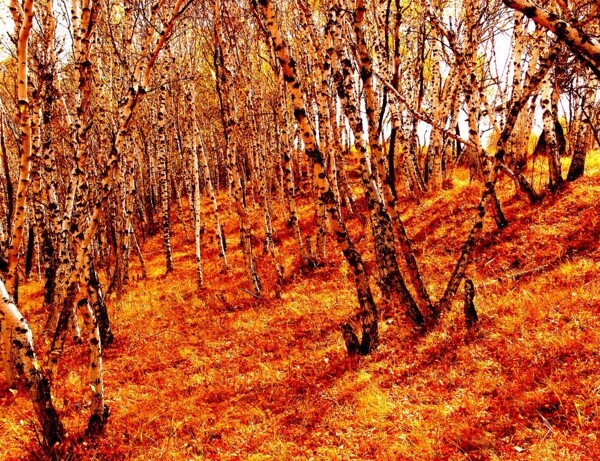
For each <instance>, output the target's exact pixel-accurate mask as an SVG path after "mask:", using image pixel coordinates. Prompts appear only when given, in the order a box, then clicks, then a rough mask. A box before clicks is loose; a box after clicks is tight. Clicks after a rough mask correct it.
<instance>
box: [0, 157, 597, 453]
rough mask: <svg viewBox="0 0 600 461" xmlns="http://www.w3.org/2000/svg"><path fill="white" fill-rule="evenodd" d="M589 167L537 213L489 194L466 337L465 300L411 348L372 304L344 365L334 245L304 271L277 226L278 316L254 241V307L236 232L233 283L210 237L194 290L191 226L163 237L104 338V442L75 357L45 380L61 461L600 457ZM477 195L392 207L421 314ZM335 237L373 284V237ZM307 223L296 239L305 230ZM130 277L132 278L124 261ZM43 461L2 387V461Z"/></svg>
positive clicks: (33, 288) (593, 168)
mask: <svg viewBox="0 0 600 461" xmlns="http://www.w3.org/2000/svg"><path fill="white" fill-rule="evenodd" d="M588 163H589V165H588V170H587V175H586V176H585V177H584V178H582V179H580V180H578V181H576V182H575V183H573V184H567V185H566V187H565V189H564V190H563V191H561V192H560V193H559V194H557V195H555V196H551V195H546V196H545V198H544V200H543V202H542V203H541V204H539V205H535V206H531V205H529V204H528V203H527V202H526V201H525V200H524V199H523V198H522V197H519V196H515V191H514V188H513V186H512V184H511V183H510V181H509V180H508V179H506V178H504V179H503V180H502V187H501V188H500V197H501V201H502V204H503V207H504V211H505V213H506V215H507V218H508V220H509V221H510V225H509V226H508V227H507V228H506V229H504V230H502V231H498V230H497V229H496V228H495V227H494V226H493V225H492V223H491V222H490V221H491V220H489V219H486V226H485V228H484V238H483V241H482V242H481V243H480V244H479V245H478V247H477V249H476V252H475V264H473V265H471V267H470V268H469V270H468V275H469V277H470V278H472V279H473V281H474V283H475V287H476V293H477V294H476V298H475V304H476V307H477V309H478V313H479V317H480V322H479V325H478V327H477V328H476V329H475V330H473V331H467V329H466V328H465V325H464V319H463V317H462V303H461V299H460V298H462V295H461V296H457V299H456V302H455V304H454V308H453V309H452V311H451V312H449V313H448V314H446V315H445V317H444V318H443V320H442V322H441V324H440V325H439V326H438V327H437V328H436V329H435V330H434V331H433V332H431V333H429V334H427V335H426V336H422V337H421V336H417V335H415V334H414V333H413V332H412V331H411V328H410V325H409V324H408V323H407V321H406V320H405V318H404V315H403V313H402V312H397V310H396V309H394V308H392V307H390V306H387V305H385V304H384V302H383V300H381V298H380V296H379V292H378V290H377V288H375V291H376V295H377V300H378V302H379V306H380V308H381V309H382V310H383V311H384V314H385V317H384V320H382V322H381V345H380V346H379V348H378V349H377V350H376V351H375V352H374V353H373V354H372V355H370V356H368V357H364V358H360V359H357V360H349V359H347V357H346V352H345V348H344V343H343V340H342V336H341V333H340V330H339V325H340V324H341V323H343V322H345V321H347V319H349V318H351V317H352V316H353V315H354V314H356V312H357V309H358V308H357V300H356V295H355V290H354V288H353V282H352V274H351V273H349V271H348V267H347V265H346V263H345V262H343V258H342V256H341V254H340V252H339V251H338V250H337V248H336V247H335V242H333V241H330V242H329V243H328V245H329V249H328V255H327V261H328V262H327V264H325V265H324V266H323V267H320V268H317V269H315V270H312V271H307V270H301V268H300V260H299V257H298V256H297V252H296V251H295V243H294V240H293V237H292V235H291V232H290V230H289V229H287V228H286V227H285V225H284V224H283V216H280V217H279V219H277V221H276V229H277V230H278V239H277V242H278V244H279V251H280V254H281V255H282V260H283V262H284V265H285V270H286V274H285V275H286V279H285V284H284V287H283V295H282V298H281V299H275V297H274V284H275V275H274V270H273V266H272V262H271V260H270V259H269V257H268V256H263V254H262V245H261V241H260V234H261V231H260V230H258V229H256V235H257V239H256V241H255V243H256V245H255V252H256V255H257V266H258V268H259V272H260V275H261V278H262V282H263V286H264V297H262V298H260V299H255V298H254V297H252V296H250V295H249V294H248V293H247V292H246V291H244V290H245V289H248V288H249V286H248V284H247V282H246V277H245V273H244V270H243V265H242V258H241V252H240V250H239V243H238V237H237V236H236V235H237V224H236V218H235V215H231V216H230V217H229V218H227V219H226V223H225V229H226V235H227V237H228V240H227V241H228V248H229V260H230V264H231V266H232V269H231V270H230V271H229V272H223V271H222V262H221V261H220V260H219V258H218V256H217V252H216V249H215V247H214V245H213V240H212V239H213V237H212V236H213V232H212V230H211V229H212V228H211V225H212V224H211V222H210V219H208V222H207V223H206V232H205V234H204V240H203V242H205V243H203V245H204V247H203V258H204V274H205V280H206V288H205V289H203V290H201V291H198V290H197V289H196V282H195V275H196V273H195V260H194V251H193V243H192V242H191V241H190V239H189V235H190V233H189V223H188V224H187V228H188V233H187V234H188V235H187V236H186V233H185V232H184V229H183V227H184V226H183V223H182V222H181V221H178V220H175V221H176V225H175V235H174V237H173V247H174V250H175V252H174V266H175V269H174V271H173V272H172V273H170V274H168V275H165V263H164V255H163V250H162V242H161V237H160V235H157V236H155V237H152V238H151V239H149V240H148V241H147V242H146V243H145V244H144V245H143V252H144V255H145V257H146V264H147V268H148V278H147V279H146V280H137V281H132V282H130V283H129V285H128V286H127V287H126V291H125V293H124V295H123V298H122V300H121V302H119V303H115V301H114V298H113V299H111V302H110V305H109V312H110V314H111V320H112V326H113V331H114V333H115V337H116V340H115V343H114V344H113V345H112V346H111V347H110V348H107V349H106V350H105V352H104V366H105V380H106V381H105V386H106V400H107V401H106V403H107V404H108V405H109V407H110V410H111V415H110V419H109V421H108V426H107V428H106V434H105V435H104V436H103V437H101V438H98V439H95V440H91V439H86V438H84V437H83V433H84V430H85V426H86V423H87V418H88V410H89V395H88V392H89V391H88V385H87V372H86V352H85V350H84V348H83V347H82V346H79V345H76V344H74V343H72V342H71V343H69V344H68V346H67V349H66V351H65V354H64V356H63V358H62V361H61V364H60V368H59V371H58V379H57V380H56V382H55V383H53V386H54V390H53V394H54V397H55V400H56V404H57V408H58V411H59V413H60V415H61V416H62V418H63V421H64V424H65V426H66V428H67V431H68V432H69V440H68V441H67V442H65V444H64V445H65V447H66V448H65V449H64V452H65V454H64V459H70V460H78V459H95V460H171V459H173V460H203V459H208V460H238V459H239V460H496V459H506V460H513V459H515V460H521V459H523V460H529V459H531V460H554V459H561V460H595V459H600V441H599V440H598V438H599V437H600V413H599V409H598V405H599V404H600V283H599V282H598V280H599V278H600V265H599V263H600V248H599V245H598V243H599V241H600V154H596V155H594V156H593V157H592V158H590V159H589V162H588ZM480 192H481V189H480V186H478V185H473V184H469V183H468V181H466V180H462V181H461V180H456V181H455V183H454V188H453V189H452V190H450V191H444V192H443V193H441V194H439V195H436V196H431V197H427V198H425V199H423V200H422V201H421V203H419V204H417V203H415V202H414V201H411V200H407V201H404V202H402V203H401V208H402V210H403V217H404V220H405V223H406V227H407V230H408V234H409V235H410V236H411V237H412V239H413V242H414V245H415V247H416V254H417V258H418V261H419V263H420V265H421V267H422V271H423V275H424V278H425V280H426V284H427V287H428V288H429V290H430V292H431V293H432V297H433V299H438V298H439V297H440V295H441V293H442V292H443V289H444V288H445V283H446V282H447V280H448V278H449V275H450V273H451V271H452V268H453V264H454V262H455V260H456V258H457V256H458V254H459V251H460V246H461V244H462V242H463V241H464V239H465V237H466V235H467V233H468V230H469V229H470V226H471V223H472V219H473V218H474V215H475V207H476V205H477V202H478V200H479V197H480ZM300 203H301V210H300V216H301V217H303V218H304V219H306V217H308V216H312V211H311V208H310V206H309V205H308V198H306V197H305V198H304V200H301V202H300ZM358 206H359V209H360V210H361V211H362V212H365V213H366V210H365V206H364V203H362V202H361V201H359V205H358ZM205 209H208V208H205ZM177 211H178V210H177V209H176V210H174V215H175V212H177ZM186 216H187V215H186ZM311 219H312V218H311ZM255 222H260V220H259V219H257V220H255ZM348 223H349V228H350V231H351V233H352V236H353V237H354V239H355V240H356V241H357V242H358V244H359V247H360V248H361V250H362V251H363V252H364V254H365V259H366V260H367V267H368V270H369V272H370V273H371V274H373V273H374V263H373V255H372V253H371V252H370V251H368V250H367V248H370V247H371V244H370V232H369V231H368V230H366V229H365V228H364V226H363V224H362V223H361V222H360V220H358V219H357V218H352V217H349V218H348ZM303 224H304V228H303V230H304V232H305V235H308V232H309V231H310V230H311V226H312V225H313V224H312V223H308V222H306V223H303ZM132 274H133V275H134V277H137V274H139V265H138V262H137V260H135V258H133V256H132ZM374 285H375V284H373V286H374ZM20 296H21V300H22V302H21V309H22V311H23V313H24V315H25V316H26V317H27V318H28V319H29V321H30V323H31V324H32V328H33V330H34V334H35V335H36V336H35V337H36V345H37V347H38V349H39V351H40V352H39V354H40V356H41V357H42V358H44V357H45V355H44V353H45V348H46V346H45V344H44V341H42V340H41V338H40V326H41V325H43V322H44V313H43V312H41V310H40V308H39V306H41V299H42V285H41V283H40V282H36V281H33V282H30V283H29V284H27V285H25V286H23V287H22V290H21V295H20ZM39 456H40V455H39V446H38V444H37V441H36V437H35V425H34V424H33V416H32V409H31V404H30V403H29V402H28V401H27V399H26V397H25V391H24V389H22V388H19V389H16V390H7V389H6V386H3V381H2V380H0V459H5V460H17V459H42V458H39Z"/></svg>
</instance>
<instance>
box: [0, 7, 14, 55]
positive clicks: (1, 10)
mask: <svg viewBox="0 0 600 461" xmlns="http://www.w3.org/2000/svg"><path fill="white" fill-rule="evenodd" d="M9 2H10V0H0V36H1V37H2V38H1V39H0V43H5V42H6V40H5V39H6V38H7V37H6V33H7V32H8V31H9V30H12V28H13V21H12V17H11V16H10V10H9V9H8V5H9ZM5 54H6V50H5V49H4V46H2V45H0V59H1V58H2V57H3V56H5Z"/></svg>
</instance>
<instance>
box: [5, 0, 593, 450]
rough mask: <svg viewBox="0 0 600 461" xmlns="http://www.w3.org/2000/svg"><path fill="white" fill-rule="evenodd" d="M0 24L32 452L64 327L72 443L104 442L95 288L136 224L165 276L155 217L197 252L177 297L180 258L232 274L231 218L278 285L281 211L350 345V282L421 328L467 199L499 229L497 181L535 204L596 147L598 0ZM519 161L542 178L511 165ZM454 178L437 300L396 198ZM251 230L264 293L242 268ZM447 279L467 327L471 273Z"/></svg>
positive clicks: (112, 2)
mask: <svg viewBox="0 0 600 461" xmlns="http://www.w3.org/2000/svg"><path fill="white" fill-rule="evenodd" d="M10 12H11V14H12V18H13V22H14V28H13V30H11V31H10V33H9V37H8V38H7V39H6V40H4V42H5V43H4V48H5V50H6V52H7V54H6V57H5V58H4V60H3V61H2V62H1V63H0V71H1V72H0V76H1V77H0V78H1V81H0V103H1V105H0V142H1V152H0V154H1V156H2V174H1V178H0V196H1V201H0V208H1V212H0V215H1V216H0V218H1V219H0V249H1V252H2V256H3V259H4V260H5V265H6V267H5V268H4V269H5V271H4V277H3V278H4V284H1V283H0V288H1V289H2V302H1V304H2V308H1V309H0V325H1V332H2V342H1V350H2V361H3V363H4V366H5V375H4V376H5V379H6V380H7V381H9V382H11V381H12V380H15V379H17V378H18V376H19V375H23V376H24V379H25V381H26V383H27V387H28V389H29V391H30V394H31V398H32V401H33V402H34V405H35V407H36V411H37V414H38V417H39V421H40V424H41V425H42V429H43V436H44V438H45V441H46V443H47V445H48V447H50V448H51V447H52V446H54V445H55V444H56V443H58V442H60V441H61V439H62V438H63V437H64V428H63V426H62V424H61V422H60V420H59V417H58V415H57V413H56V411H55V410H54V407H53V404H52V399H51V392H50V386H51V383H52V380H53V379H55V378H56V377H55V372H56V365H57V363H58V360H59V359H60V355H61V352H62V349H63V346H64V343H65V340H66V337H67V334H68V333H70V334H72V335H73V336H75V337H76V338H80V340H81V341H83V342H84V343H85V344H87V345H88V347H89V358H90V385H91V389H92V393H93V396H92V401H93V404H92V407H91V413H92V414H91V416H90V419H89V426H88V433H89V434H90V435H99V434H101V433H102V431H103V427H104V424H105V423H106V421H107V418H108V414H109V412H108V409H107V407H106V406H105V405H104V403H103V377H102V349H103V348H105V347H109V346H110V344H111V342H112V339H113V334H112V332H111V329H110V322H109V318H108V314H107V310H106V303H105V299H106V295H107V294H114V295H115V296H116V297H117V299H119V297H120V296H121V293H122V291H123V287H124V285H125V284H126V283H127V281H128V280H129V279H130V278H131V275H130V272H129V263H130V260H131V259H132V258H139V260H140V264H141V266H142V270H143V272H144V271H145V269H144V259H143V255H142V252H141V249H140V244H141V242H142V241H144V240H145V239H147V238H148V236H151V235H154V234H156V233H158V232H161V233H162V236H163V240H164V252H165V259H166V264H165V267H166V271H167V272H168V271H171V270H172V269H173V264H174V262H173V249H172V243H171V225H172V224H171V220H172V217H173V216H177V217H178V219H179V220H180V221H181V222H183V223H184V225H186V226H189V228H188V229H189V233H190V235H191V236H193V239H194V241H195V249H196V255H195V256H196V267H197V285H198V288H199V289H201V288H202V287H203V284H204V274H203V269H202V256H201V248H202V247H205V246H214V247H215V248H217V251H218V254H219V256H220V258H221V259H222V263H223V269H224V270H228V269H229V267H230V262H229V260H228V257H227V251H228V249H227V244H226V237H225V235H224V229H223V227H222V225H221V222H222V216H223V213H230V212H233V213H235V215H236V216H237V220H238V223H239V239H240V247H241V249H242V252H243V255H244V267H245V270H246V273H247V281H248V290H249V292H251V293H252V294H253V295H254V296H255V297H260V296H268V294H267V293H268V292H269V290H270V289H271V288H272V289H273V291H274V292H275V296H279V295H280V293H281V290H282V283H283V280H284V277H285V274H286V272H289V271H290V270H292V269H293V268H291V267H285V266H284V263H283V261H284V258H282V255H281V251H282V250H281V249H280V248H279V247H278V245H277V239H276V238H275V235H276V232H277V229H276V228H275V226H274V216H275V215H276V213H279V212H283V213H285V214H286V218H287V222H288V225H289V226H290V228H291V229H292V231H293V236H294V240H295V243H296V247H295V251H296V252H297V258H298V261H299V264H300V265H301V266H303V267H305V268H306V269H307V270H310V269H311V268H314V267H315V266H317V265H320V264H322V263H324V262H326V260H327V250H326V249H327V247H328V246H332V245H335V246H336V248H337V250H336V251H340V252H342V253H343V255H344V257H345V259H346V261H347V263H348V265H349V267H350V269H351V272H352V273H353V275H354V279H355V284H356V292H357V300H358V306H359V314H358V318H359V319H360V321H359V323H360V325H361V331H360V332H358V331H355V329H354V327H353V326H352V324H354V322H349V323H347V324H345V325H343V326H342V331H343V336H344V339H345V342H346V346H347V350H348V353H349V354H350V355H354V354H368V353H369V352H370V351H372V350H373V349H375V348H376V347H377V345H378V342H379V340H380V339H379V332H378V320H379V312H378V308H377V305H376V303H375V300H374V296H373V292H372V286H371V281H372V279H374V280H376V282H377V284H378V286H379V287H380V289H381V292H382V295H383V297H384V299H385V300H386V302H388V303H392V304H395V305H397V306H399V307H400V308H401V309H403V310H404V311H405V312H406V315H407V316H408V318H409V319H410V321H411V322H412V323H414V326H415V328H416V329H417V330H418V331H419V332H422V333H425V332H427V331H428V330H430V329H431V328H434V327H435V325H436V324H437V322H438V321H439V319H440V317H441V316H442V315H443V313H444V312H445V311H447V310H448V309H450V308H451V305H452V303H453V301H454V300H455V298H456V294H457V291H458V289H459V287H460V286H461V284H462V283H463V279H464V278H465V271H466V269H467V267H468V265H469V263H470V262H471V259H472V255H473V251H474V248H475V246H476V244H477V242H478V240H479V238H480V236H481V233H482V229H483V221H484V218H485V217H486V215H487V212H488V210H489V211H490V214H491V216H492V217H493V219H494V221H495V223H496V225H497V226H498V228H502V227H505V226H507V225H508V224H509V223H508V222H507V220H506V218H505V217H504V214H503V212H502V204H501V203H500V200H499V199H498V197H497V195H496V191H495V187H496V185H497V183H498V181H512V182H514V184H515V187H516V189H517V190H518V191H521V192H522V195H523V197H526V198H527V199H528V200H529V201H531V202H538V201H540V200H541V199H542V197H543V195H544V193H545V192H546V188H547V191H549V192H551V193H560V190H561V186H562V184H563V182H564V181H565V180H569V181H572V180H575V179H577V178H578V177H580V176H581V175H582V174H583V171H584V165H585V158H586V155H587V153H588V152H589V151H590V150H592V149H593V148H594V147H595V146H597V145H598V143H599V142H600V139H599V127H600V101H599V92H598V78H600V43H599V41H598V36H599V35H600V19H599V18H600V14H599V13H600V11H599V7H598V3H597V2H590V1H585V0H575V1H572V2H565V1H562V0H544V1H543V2H542V3H541V4H534V3H532V2H530V1H529V0H504V3H502V2H500V1H499V0H494V1H490V2H483V1H477V0H464V1H463V2H443V1H442V2H440V1H437V0H414V1H401V0H393V1H392V0H387V1H380V2H373V1H370V0H356V1H355V2H354V1H349V0H333V1H331V2H316V1H314V2H311V1H308V0H293V1H289V2H283V1H281V2H280V1H278V0H249V1H248V2H242V1H235V2H234V1H230V0H156V1H153V2H138V1H129V0H127V1H123V0H72V1H71V2H66V1H64V0H59V1H53V0H12V1H11V2H10ZM536 120H538V122H537V123H538V124H539V128H542V129H543V131H542V134H541V136H539V142H537V146H536V139H537V136H536V134H535V133H537V132H536V131H535V130H534V129H533V128H534V124H535V123H536ZM533 154H535V155H533ZM540 154H543V155H544V157H545V158H546V159H547V166H545V167H544V168H543V171H544V172H547V181H545V184H543V185H542V186H540V184H537V185H535V184H532V181H531V179H529V177H528V175H527V173H529V172H531V171H532V169H533V168H535V160H536V158H537V157H539V155H540ZM563 158H571V161H570V163H569V165H570V167H569V170H568V172H567V173H566V174H565V173H564V172H563V171H562V168H563V167H562V165H563V163H562V162H561V159H563ZM460 168H468V169H469V172H470V177H471V180H472V181H480V182H481V183H482V184H483V185H484V187H483V188H482V191H483V192H482V195H481V199H480V203H479V206H478V208H477V215H476V216H475V217H474V221H473V226H472V229H471V231H470V233H469V234H468V235H466V236H465V241H464V244H463V246H462V250H461V254H460V257H459V258H458V260H457V261H456V264H455V266H454V267H453V268H448V276H447V288H446V290H445V291H444V293H443V295H442V296H441V297H440V299H437V300H436V299H433V297H432V293H430V292H429V291H428V288H427V283H426V281H425V280H423V277H422V274H421V271H420V270H419V261H418V260H417V257H416V256H415V253H414V251H413V249H412V245H411V239H410V236H409V235H408V233H407V231H406V229H405V226H404V223H403V221H402V217H401V212H400V209H399V206H398V199H399V198H401V197H408V198H412V199H415V200H418V199H419V198H420V197H422V196H423V195H425V194H436V193H443V192H441V191H442V190H444V189H446V188H451V187H452V180H453V177H454V174H455V173H456V171H457V170H458V169H460ZM538 168H539V167H538ZM356 169H358V171H359V180H360V185H361V187H362V188H361V193H362V194H364V198H365V201H366V203H367V208H368V211H367V212H366V215H365V216H364V217H361V219H364V223H365V228H368V229H369V230H370V232H371V233H372V239H373V253H374V255H375V261H376V269H375V270H376V273H374V274H369V273H368V272H367V269H366V266H365V263H364V261H363V255H362V254H361V253H360V251H359V250H358V248H357V245H356V242H354V241H353V240H352V238H351V235H350V233H349V232H348V229H347V226H346V221H347V219H348V217H349V216H353V215H355V214H357V213H358V214H360V210H359V207H358V206H357V199H358V197H357V196H356V194H357V189H356V188H355V187H354V185H353V184H351V178H350V177H349V173H351V172H352V171H356ZM544 174H546V173H544ZM299 194H303V195H304V196H309V197H311V200H312V202H313V203H314V214H315V216H314V217H313V216H304V215H302V214H300V212H299V208H298V204H297V197H298V195H299ZM204 218H206V219H204ZM209 222H210V225H211V226H212V229H208V224H207V223H209ZM313 223H314V224H313ZM257 229H260V232H259V233H260V235H264V241H263V245H264V254H265V255H268V260H269V261H270V264H271V267H272V271H274V273H275V274H276V277H275V279H276V280H277V282H276V285H275V286H274V287H267V286H265V285H264V284H263V282H262V281H261V280H260V277H259V274H258V272H257V270H256V258H255V255H256V252H257V249H256V248H255V246H256V244H257V239H256V238H255V235H253V233H256V232H257ZM205 231H206V232H205ZM328 238H331V239H332V241H334V242H335V244H333V243H328ZM329 251H332V250H329ZM109 262H110V263H109ZM97 270H102V271H105V272H106V274H107V279H108V285H107V286H106V287H105V288H106V290H105V292H103V290H102V287H101V286H100V283H99V278H98V274H97ZM32 272H37V273H39V274H40V275H41V276H43V278H44V283H45V285H44V286H45V290H44V309H45V310H46V311H47V319H48V320H47V323H46V325H45V328H44V331H45V332H46V334H47V335H48V337H49V338H50V340H51V343H52V346H51V350H50V354H49V359H48V363H47V365H45V366H44V367H42V366H40V364H39V363H38V359H37V358H36V355H35V350H34V345H33V338H32V335H31V330H30V329H29V326H28V325H27V322H26V321H25V319H24V318H23V317H22V315H21V313H20V312H19V310H18V309H17V305H19V306H26V305H27V302H28V300H27V299H20V298H19V297H18V286H19V281H20V280H23V279H27V278H28V277H29V276H30V275H31V273H32ZM142 275H144V274H142ZM4 285H5V287H4ZM464 286H465V315H466V316H467V323H468V325H469V326H472V325H473V324H474V323H475V322H477V313H476V312H475V310H474V305H473V297H474V296H475V293H474V288H473V283H472V282H470V280H465V281H464ZM17 302H18V304H17ZM25 310H26V309H25ZM80 321H81V326H80ZM81 329H83V330H85V331H84V332H83V333H82V332H81V331H80V330H81Z"/></svg>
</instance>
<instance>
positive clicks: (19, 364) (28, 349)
mask: <svg viewBox="0 0 600 461" xmlns="http://www.w3.org/2000/svg"><path fill="white" fill-rule="evenodd" d="M0 319H1V320H2V323H3V324H4V328H3V331H2V343H3V344H4V346H5V349H4V352H5V354H4V355H5V356H4V357H3V360H4V361H5V365H6V366H7V367H8V369H10V370H11V372H12V374H13V376H14V377H16V375H15V374H16V373H18V374H22V375H23V377H24V378H25V385H26V387H27V392H28V393H29V398H30V399H31V402H32V403H33V408H34V410H35V413H36V416H37V419H38V422H39V424H40V426H41V434H42V437H43V440H44V444H45V445H46V447H48V448H52V447H54V445H56V444H57V443H60V442H61V441H62V440H63V439H64V437H65V430H64V428H63V425H62V423H61V422H60V418H59V416H58V413H57V412H56V409H55V408H54V404H53V402H52V393H51V390H50V382H49V381H48V379H47V378H46V377H45V376H44V374H43V372H42V369H41V367H40V364H39V362H38V360H37V357H36V355H35V348H34V346H33V335H32V334H31V329H30V328H29V324H28V323H27V321H26V320H25V318H24V317H23V316H22V315H21V313H20V312H19V310H18V309H17V306H16V305H15V304H14V303H13V302H12V300H11V297H10V295H9V293H8V291H7V290H6V287H5V286H4V283H2V281H0ZM7 352H8V353H7ZM7 359H9V360H10V362H9V363H8V364H7V363H6V360H7ZM15 372H16V373H15ZM6 378H7V379H10V376H8V375H7V376H6Z"/></svg>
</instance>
